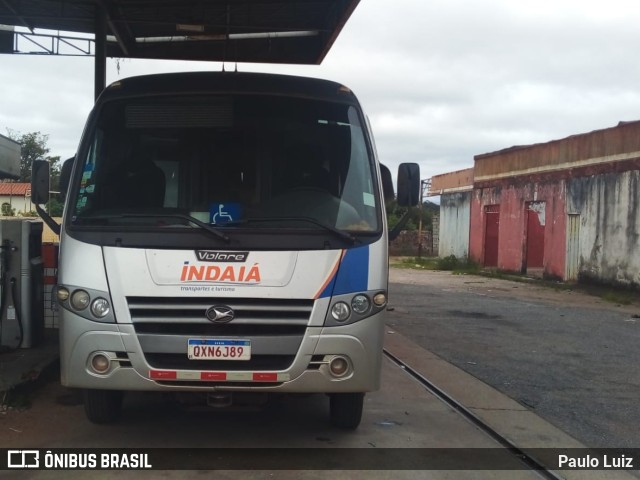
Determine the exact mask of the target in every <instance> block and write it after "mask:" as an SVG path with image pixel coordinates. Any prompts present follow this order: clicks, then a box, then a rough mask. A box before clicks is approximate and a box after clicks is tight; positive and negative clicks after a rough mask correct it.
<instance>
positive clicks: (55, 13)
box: [0, 0, 359, 91]
mask: <svg viewBox="0 0 640 480" xmlns="http://www.w3.org/2000/svg"><path fill="white" fill-rule="evenodd" d="M358 3H359V0H290V1H284V0H226V1H223V0H0V25H5V26H8V27H9V28H6V27H5V28H4V29H3V30H2V34H1V35H0V37H2V38H0V53H24V52H20V51H19V50H18V49H17V48H16V44H17V41H15V40H14V38H17V36H18V35H23V34H22V33H17V32H16V31H14V30H12V29H11V27H25V28H27V29H29V30H30V32H31V34H36V29H46V30H54V31H62V32H73V33H82V34H93V35H94V36H95V48H89V49H86V51H85V52H84V53H85V54H91V55H93V54H95V56H96V89H97V87H98V81H99V77H100V78H101V77H104V65H102V66H101V65H100V64H101V63H102V64H104V59H105V58H106V57H122V58H150V59H164V60H204V61H227V62H254V63H255V62H259V63H291V64H320V63H321V62H322V60H323V59H324V57H325V56H326V54H327V52H328V51H329V50H330V49H331V46H332V45H333V43H334V41H335V40H336V38H337V36H338V34H339V33H340V31H341V30H342V28H343V26H344V25H345V23H346V22H347V20H348V19H349V17H350V15H351V13H352V12H353V11H354V9H355V8H356V6H357V5H358ZM9 36H11V37H12V39H11V40H9V39H8V37H9ZM61 38H64V37H61ZM32 41H33V39H32ZM37 41H38V39H37V38H36V39H35V42H37ZM45 50H47V51H45V52H38V53H51V54H59V52H58V50H57V49H56V48H51V49H45ZM103 83H104V82H103ZM102 86H104V85H102ZM101 90H102V89H100V91H101Z"/></svg>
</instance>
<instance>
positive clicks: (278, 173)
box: [69, 94, 381, 232]
mask: <svg viewBox="0 0 640 480" xmlns="http://www.w3.org/2000/svg"><path fill="white" fill-rule="evenodd" d="M362 122H363V118H362V116H361V114H360V113H359V110H358V108H357V107H355V106H353V105H350V104H345V103H336V102H327V101H320V100H313V99H305V98H290V97H284V96H275V95H273V96H268V95H247V94H244V95H223V96H221V95H211V96H203V95H197V96H194V95H192V96H187V95H185V96H171V97H153V98H136V99H119V100H112V101H109V102H106V103H105V104H104V105H102V107H101V108H100V109H99V111H98V112H97V117H96V118H95V120H94V122H93V123H92V127H91V128H90V130H88V133H87V135H88V139H87V138H85V141H84V145H86V147H84V149H83V151H81V155H82V157H81V158H79V160H80V163H81V164H82V167H81V168H82V170H81V172H77V175H76V177H75V178H80V185H77V186H76V188H75V189H74V190H72V191H73V192H75V196H74V197H73V198H72V199H71V202H70V205H69V208H70V209H71V212H72V213H71V217H70V220H71V224H72V225H74V226H77V227H82V226H85V225H86V226H89V225H91V226H94V227H95V226H97V225H108V226H109V227H122V228H136V227H138V226H144V227H145V228H153V227H155V226H158V228H160V227H161V226H162V227H164V228H166V227H167V226H176V227H177V226H182V227H184V226H185V225H186V224H188V222H186V223H185V220H184V219H185V218H186V219H187V220H188V219H195V220H197V221H198V222H200V223H206V224H207V225H212V226H215V227H216V229H218V227H219V229H220V230H225V231H227V230H228V229H255V228H260V229H264V228H287V229H291V228H294V229H295V228H299V229H318V228H321V227H328V228H330V229H333V230H340V231H353V232H367V231H369V232H376V231H379V230H380V227H381V224H380V218H381V208H380V205H379V201H378V195H377V194H376V186H375V178H376V177H375V175H374V171H375V170H374V168H373V166H374V163H373V159H372V155H371V151H370V148H369V147H368V144H367V139H366V135H365V133H364V129H363V124H362ZM87 140H88V141H87ZM78 175H81V176H80V177H78ZM160 218H161V219H162V222H159V221H158V220H159V219H160Z"/></svg>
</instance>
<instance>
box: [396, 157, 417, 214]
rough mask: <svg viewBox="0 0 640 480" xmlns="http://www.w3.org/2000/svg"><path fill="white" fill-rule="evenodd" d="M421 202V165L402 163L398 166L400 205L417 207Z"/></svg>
mask: <svg viewBox="0 0 640 480" xmlns="http://www.w3.org/2000/svg"><path fill="white" fill-rule="evenodd" d="M418 203H420V165H418V164H417V163H401V164H400V166H399V167H398V205H400V206H401V207H415V206H416V205H418Z"/></svg>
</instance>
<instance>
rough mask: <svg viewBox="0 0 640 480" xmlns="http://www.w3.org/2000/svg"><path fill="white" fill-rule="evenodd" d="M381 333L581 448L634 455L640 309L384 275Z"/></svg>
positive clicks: (396, 272)
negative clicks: (400, 338)
mask: <svg viewBox="0 0 640 480" xmlns="http://www.w3.org/2000/svg"><path fill="white" fill-rule="evenodd" d="M390 281H391V286H390V305H391V308H393V311H391V312H389V317H388V323H389V324H390V325H391V326H392V328H394V329H395V330H396V331H398V332H400V333H403V334H404V335H405V336H407V337H410V338H411V339H412V340H413V341H414V342H416V343H417V344H418V345H419V346H420V347H422V348H425V349H427V350H430V351H432V352H434V353H435V354H437V355H438V356H439V357H440V358H441V359H443V360H444V361H447V362H450V363H452V364H454V365H456V366H458V367H459V368H461V369H462V370H464V371H466V372H467V373H469V374H470V375H472V376H474V377H476V378H478V379H480V380H482V381H483V382H485V383H487V384H489V385H491V386H493V387H495V388H496V389H498V390H499V391H501V392H502V393H504V394H506V395H507V396H509V397H510V398H512V399H515V400H516V401H517V402H518V403H519V404H520V405H521V406H523V407H525V408H527V409H528V410H530V411H531V412H535V413H536V414H537V415H539V416H541V417H542V418H545V419H546V420H548V421H549V422H551V423H553V424H554V425H556V426H558V427H559V428H561V429H562V430H564V431H566V432H568V433H569V434H571V435H572V436H574V437H575V438H577V439H579V440H580V441H581V442H582V443H584V444H586V445H588V446H590V447H614V448H622V447H625V448H638V447H640V436H639V435H638V430H637V427H636V426H637V425H638V424H640V408H639V407H638V398H640V369H639V368H637V365H638V364H640V349H638V345H639V344H640V319H639V318H638V317H639V316H640V315H639V314H640V305H638V304H633V305H627V306H624V305H616V304H611V303H608V302H606V301H604V300H602V299H600V298H597V297H593V296H589V295H586V294H583V293H580V292H577V291H567V290H557V291H556V290H553V289H549V288H545V287H539V286H536V285H531V284H523V283H516V282H512V281H505V280H497V279H490V278H485V277H480V276H473V275H452V274H451V273H450V272H433V271H417V270H405V269H392V270H391V278H390Z"/></svg>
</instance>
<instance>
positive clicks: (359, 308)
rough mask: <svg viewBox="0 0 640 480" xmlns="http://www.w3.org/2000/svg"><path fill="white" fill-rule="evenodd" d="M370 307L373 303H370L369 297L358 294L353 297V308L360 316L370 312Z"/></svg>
mask: <svg viewBox="0 0 640 480" xmlns="http://www.w3.org/2000/svg"><path fill="white" fill-rule="evenodd" d="M370 307H371V302H370V301H369V297H367V296H366V295H362V294H358V295H356V296H355V297H353V300H351V308H352V309H353V311H354V312H356V313H357V314H358V315H364V314H365V313H367V312H368V311H369V308H370Z"/></svg>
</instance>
